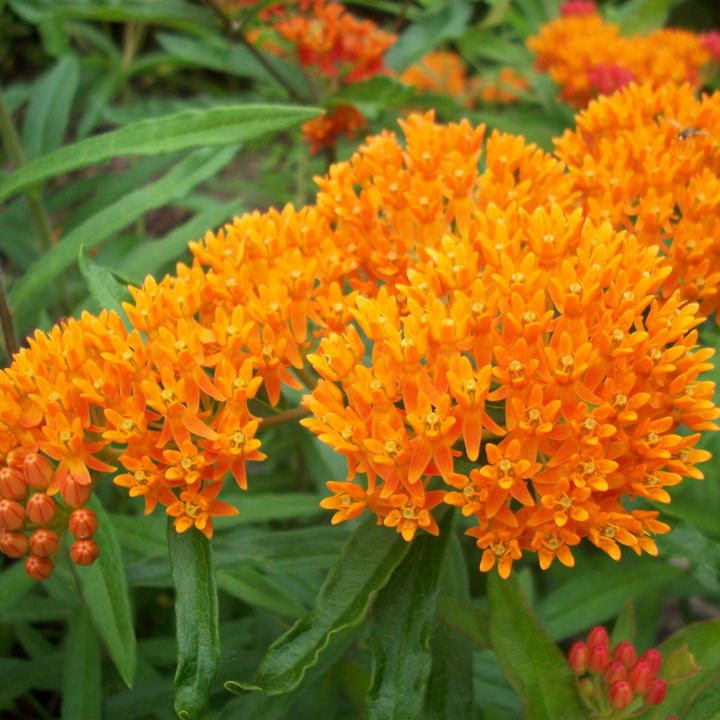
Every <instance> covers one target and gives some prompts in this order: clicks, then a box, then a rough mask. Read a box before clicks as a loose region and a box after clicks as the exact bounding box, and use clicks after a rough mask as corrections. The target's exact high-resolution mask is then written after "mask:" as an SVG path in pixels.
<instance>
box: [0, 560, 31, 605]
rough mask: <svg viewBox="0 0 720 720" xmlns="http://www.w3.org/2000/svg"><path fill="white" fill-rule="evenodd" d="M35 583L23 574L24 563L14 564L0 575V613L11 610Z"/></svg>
mask: <svg viewBox="0 0 720 720" xmlns="http://www.w3.org/2000/svg"><path fill="white" fill-rule="evenodd" d="M34 584H35V581H34V580H33V579H32V578H31V577H30V576H29V575H28V574H27V573H26V572H25V563H21V562H16V563H14V564H13V565H11V566H10V567H9V568H7V569H5V570H3V571H2V572H1V573H0V613H2V612H3V611H5V610H7V609H8V608H12V607H13V605H15V603H17V602H18V600H20V598H22V597H23V596H24V595H25V594H26V593H27V592H28V590H30V588H31V587H32V586H33V585H34Z"/></svg>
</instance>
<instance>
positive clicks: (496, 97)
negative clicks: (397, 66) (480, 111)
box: [400, 50, 530, 108]
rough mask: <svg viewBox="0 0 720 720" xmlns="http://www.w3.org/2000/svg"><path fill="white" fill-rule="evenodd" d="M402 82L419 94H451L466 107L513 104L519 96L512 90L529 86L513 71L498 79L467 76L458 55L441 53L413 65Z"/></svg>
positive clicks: (465, 66)
mask: <svg viewBox="0 0 720 720" xmlns="http://www.w3.org/2000/svg"><path fill="white" fill-rule="evenodd" d="M400 82H402V83H404V84H405V85H414V86H415V87H416V88H417V89H418V90H419V91H420V92H432V93H441V94H443V95H449V96H450V97H451V98H453V99H454V100H456V101H457V102H459V103H460V104H461V105H462V106H463V107H467V108H471V107H473V106H475V105H476V104H477V99H478V98H480V99H481V100H482V101H483V102H486V103H499V104H509V103H513V102H516V101H517V100H518V97H517V95H515V94H514V93H513V92H512V91H511V90H510V89H509V88H514V89H516V90H527V89H528V88H529V87H530V83H529V81H528V80H527V78H525V77H523V76H521V75H518V74H517V73H516V72H515V71H514V70H513V69H512V68H502V69H501V70H500V72H499V74H498V77H497V79H496V80H490V79H485V78H479V77H477V76H475V77H468V76H467V65H466V64H465V63H464V62H463V60H462V58H461V57H460V56H459V55H458V54H457V53H454V52H447V51H440V50H438V51H436V52H431V53H428V54H427V55H425V56H424V57H423V58H422V60H420V61H419V62H417V63H415V64H414V65H411V66H410V67H409V68H408V69H407V70H406V71H405V72H404V73H403V74H402V75H401V76H400Z"/></svg>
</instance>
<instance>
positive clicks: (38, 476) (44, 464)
mask: <svg viewBox="0 0 720 720" xmlns="http://www.w3.org/2000/svg"><path fill="white" fill-rule="evenodd" d="M54 474H55V469H54V468H53V466H52V465H51V464H50V461H49V460H48V459H47V458H45V457H43V456H42V455H38V454H37V453H32V454H30V455H28V456H27V457H26V458H25V462H24V463H23V475H24V476H25V480H27V483H28V485H30V487H31V488H32V489H33V490H39V491H40V492H42V491H44V490H47V489H48V488H49V487H50V483H51V482H52V479H53V475H54Z"/></svg>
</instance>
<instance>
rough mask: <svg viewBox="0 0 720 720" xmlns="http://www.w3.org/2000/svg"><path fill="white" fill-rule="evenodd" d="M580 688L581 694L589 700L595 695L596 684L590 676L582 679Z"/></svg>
mask: <svg viewBox="0 0 720 720" xmlns="http://www.w3.org/2000/svg"><path fill="white" fill-rule="evenodd" d="M578 690H579V691H580V695H581V696H582V697H584V698H586V699H588V700H589V699H591V698H593V697H595V686H594V685H593V681H592V680H591V679H590V678H589V677H584V678H581V679H580V682H579V684H578Z"/></svg>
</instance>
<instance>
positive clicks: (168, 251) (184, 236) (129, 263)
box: [118, 200, 239, 282]
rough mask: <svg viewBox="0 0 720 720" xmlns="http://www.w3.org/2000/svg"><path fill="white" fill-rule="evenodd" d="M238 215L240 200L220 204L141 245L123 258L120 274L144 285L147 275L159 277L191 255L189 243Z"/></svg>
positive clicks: (119, 269) (119, 268)
mask: <svg viewBox="0 0 720 720" xmlns="http://www.w3.org/2000/svg"><path fill="white" fill-rule="evenodd" d="M238 213H239V207H238V202H237V200H230V201H229V202H226V203H218V204H217V205H215V206H213V207H211V208H210V209H208V210H206V211H204V212H200V213H198V214H197V215H195V216H194V217H192V218H191V219H190V220H188V221H187V222H186V223H183V224H182V225H181V226H180V227H177V228H175V229H174V230H171V231H170V232H169V233H168V234H167V235H165V237H163V238H161V239H160V240H154V241H152V242H146V243H141V244H140V245H138V247H137V248H135V249H134V250H132V251H131V252H130V253H128V255H127V256H126V257H125V258H123V260H122V262H121V263H120V265H119V266H118V272H121V273H123V274H124V275H127V276H128V277H129V278H130V279H131V280H135V281H137V282H142V281H143V280H144V279H145V278H146V276H147V275H156V274H157V273H159V272H160V271H161V270H163V269H164V268H165V267H166V266H167V265H168V264H169V263H171V262H172V261H173V260H177V259H178V258H179V257H180V256H181V255H182V254H183V253H185V252H187V251H188V243H190V242H194V241H195V240H197V239H198V238H201V237H203V236H204V235H205V233H206V232H207V231H208V230H209V229H211V228H216V227H218V225H220V224H221V223H223V222H225V221H226V220H229V219H230V218H232V217H233V215H235V214H238ZM158 279H159V278H158Z"/></svg>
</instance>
